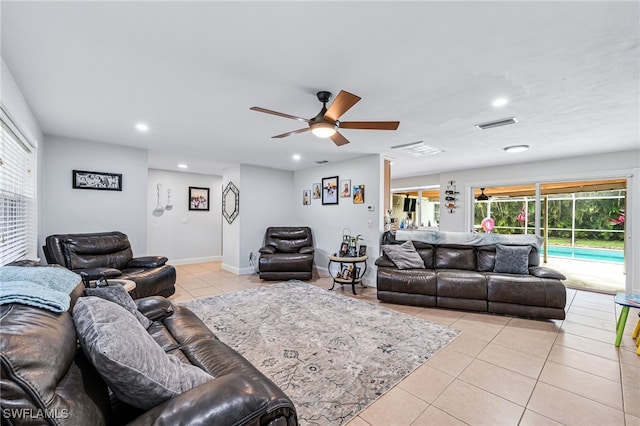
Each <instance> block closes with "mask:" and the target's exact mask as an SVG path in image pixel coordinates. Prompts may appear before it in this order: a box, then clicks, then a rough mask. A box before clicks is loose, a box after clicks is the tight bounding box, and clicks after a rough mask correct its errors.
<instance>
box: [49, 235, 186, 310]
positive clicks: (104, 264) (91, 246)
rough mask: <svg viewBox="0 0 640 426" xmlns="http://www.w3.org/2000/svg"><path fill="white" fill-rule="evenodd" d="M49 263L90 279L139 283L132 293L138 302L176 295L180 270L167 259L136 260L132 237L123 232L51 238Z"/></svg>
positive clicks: (140, 258) (155, 257)
mask: <svg viewBox="0 0 640 426" xmlns="http://www.w3.org/2000/svg"><path fill="white" fill-rule="evenodd" d="M43 250H44V255H45V257H46V259H47V262H48V263H49V264H58V265H62V266H64V267H65V268H67V269H70V270H72V271H73V272H76V273H78V274H80V273H86V274H87V275H88V277H89V279H90V280H95V279H98V278H99V277H100V275H101V274H104V275H105V276H106V277H107V279H109V278H116V279H122V280H131V281H135V283H136V288H135V290H132V291H131V292H130V293H129V294H131V297H133V298H134V299H138V298H140V297H147V296H165V297H168V296H171V295H172V294H173V293H175V292H176V289H175V283H176V270H175V268H174V267H173V266H171V265H167V264H166V263H167V258H166V257H164V256H144V257H133V251H132V250H131V243H130V242H129V238H128V237H127V236H126V235H125V234H123V233H122V232H117V231H114V232H96V233H87V234H56V235H49V236H48V237H47V238H46V240H45V246H44V247H43Z"/></svg>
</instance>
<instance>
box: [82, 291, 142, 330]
mask: <svg viewBox="0 0 640 426" xmlns="http://www.w3.org/2000/svg"><path fill="white" fill-rule="evenodd" d="M84 292H85V294H86V295H87V296H97V297H99V298H101V299H105V300H109V301H111V302H113V303H117V304H118V305H120V306H122V307H123V308H125V309H126V310H127V311H129V312H131V313H132V314H133V316H135V317H136V319H137V320H138V321H140V324H142V326H143V327H144V328H145V329H147V328H149V326H150V325H151V324H152V321H151V320H150V319H149V318H147V317H145V316H144V315H142V313H141V312H140V311H139V310H138V307H137V306H136V302H134V301H133V299H132V298H131V295H130V294H129V293H127V290H125V289H124V287H123V286H122V284H111V285H108V286H106V287H95V288H86V289H85V290H84Z"/></svg>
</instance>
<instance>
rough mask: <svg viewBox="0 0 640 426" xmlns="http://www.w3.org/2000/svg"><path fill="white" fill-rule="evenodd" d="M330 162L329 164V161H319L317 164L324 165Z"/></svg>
mask: <svg viewBox="0 0 640 426" xmlns="http://www.w3.org/2000/svg"><path fill="white" fill-rule="evenodd" d="M328 162H329V160H319V161H316V164H324V163H328Z"/></svg>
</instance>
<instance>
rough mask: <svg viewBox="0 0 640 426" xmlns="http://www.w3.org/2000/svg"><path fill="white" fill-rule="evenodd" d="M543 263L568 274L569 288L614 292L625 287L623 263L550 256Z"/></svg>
mask: <svg viewBox="0 0 640 426" xmlns="http://www.w3.org/2000/svg"><path fill="white" fill-rule="evenodd" d="M542 265H543V266H549V267H550V268H553V269H556V270H557V271H560V272H562V273H563V274H564V275H566V277H567V279H566V281H565V282H564V283H565V285H566V286H567V287H568V288H575V289H583V290H590V291H598V292H602V293H612V294H613V293H616V292H618V291H624V289H625V279H626V276H625V274H624V264H622V263H611V262H597V261H593V260H576V259H563V258H559V257H549V258H548V262H547V264H546V265H545V264H542Z"/></svg>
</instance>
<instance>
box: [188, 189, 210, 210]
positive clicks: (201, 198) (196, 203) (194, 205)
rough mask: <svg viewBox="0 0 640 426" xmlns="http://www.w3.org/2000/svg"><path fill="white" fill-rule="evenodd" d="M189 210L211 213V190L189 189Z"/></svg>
mask: <svg viewBox="0 0 640 426" xmlns="http://www.w3.org/2000/svg"><path fill="white" fill-rule="evenodd" d="M189 210H201V211H209V188H200V187H197V186H190V187H189Z"/></svg>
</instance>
